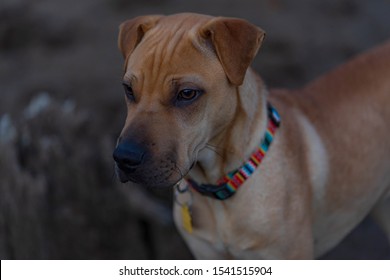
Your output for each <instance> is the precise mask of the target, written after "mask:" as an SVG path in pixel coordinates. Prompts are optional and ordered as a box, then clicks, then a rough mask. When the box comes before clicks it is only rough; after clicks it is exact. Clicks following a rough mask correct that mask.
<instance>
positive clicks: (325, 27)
mask: <svg viewBox="0 0 390 280" xmlns="http://www.w3.org/2000/svg"><path fill="white" fill-rule="evenodd" d="M177 12H199V13H206V14H211V15H223V16H234V17H241V18H245V19H248V20H249V21H251V22H253V23H255V24H257V25H258V26H260V27H262V28H263V29H264V30H266V32H267V38H266V41H265V43H264V46H263V47H262V49H261V51H260V53H259V55H258V57H257V58H256V60H255V62H254V64H253V67H254V68H255V69H256V70H257V71H258V72H260V73H261V75H262V77H263V78H264V79H265V81H266V82H267V84H268V85H269V86H270V87H298V86H301V85H303V84H304V83H305V82H307V81H309V80H311V79H313V78H315V77H316V76H318V75H320V74H321V73H323V72H326V71H328V70H330V69H331V68H332V67H334V66H336V65H338V64H340V63H342V62H343V61H345V60H347V59H349V58H351V57H352V56H354V55H355V54H357V53H359V52H361V51H364V50H366V49H368V48H370V47H372V46H375V45H377V44H379V43H381V42H383V41H385V40H387V39H388V38H389V37H390V18H389V16H388V14H389V12H390V1H388V0H373V1H364V0H356V1H353V0H324V1H309V0H301V1H293V0H267V1H255V0H241V1H233V0H228V1H222V0H215V1H206V0H197V1H190V0H188V1H184V0H162V1H158V0H144V1H126V0H83V1H79V0H36V1H29V0H2V2H1V3H0V118H3V117H4V116H5V115H7V118H9V119H10V120H11V122H13V123H15V124H16V126H20V127H21V129H20V130H18V129H17V131H22V127H23V126H24V125H25V122H26V121H25V120H26V115H25V108H26V107H27V106H28V104H30V102H31V101H32V100H33V99H34V98H35V97H36V96H39V95H42V93H45V94H47V96H49V97H50V99H52V100H56V102H58V103H59V104H68V105H69V104H71V106H70V107H72V106H73V107H74V108H76V109H75V110H79V111H82V112H84V113H85V115H86V116H87V117H86V119H87V120H86V122H87V123H92V124H93V125H92V126H93V129H91V131H90V136H88V137H91V139H100V138H104V139H106V142H105V143H106V144H104V145H106V146H107V147H108V148H107V150H104V152H103V153H102V158H104V159H102V161H103V162H104V164H110V160H111V155H110V153H111V147H114V145H115V138H116V137H117V135H118V133H119V132H120V129H121V126H122V124H123V121H124V117H125V108H124V105H123V103H122V100H123V92H122V86H121V74H122V57H121V55H120V53H119V51H118V50H117V45H116V42H117V31H118V25H119V24H120V23H121V22H122V21H124V20H125V19H128V18H131V17H134V16H138V15H142V14H171V13H177ZM68 107H69V106H68ZM73 107H72V108H73ZM23 112H24V113H23ZM80 118H81V117H80ZM80 122H82V121H80ZM49 123H50V122H49ZM47 125H48V127H50V129H54V130H56V129H57V130H61V127H62V125H61V123H56V126H53V127H51V126H50V124H47ZM74 125H75V126H77V125H79V123H77V124H74ZM34 131H35V132H36V131H40V130H39V125H38V126H37V128H36V130H34ZM64 133H65V134H64V137H67V135H68V134H66V131H65V132H64ZM74 133H75V134H74V135H75V137H74V138H72V139H73V140H69V141H70V142H72V141H74V143H84V142H82V141H81V140H80V141H79V139H84V138H83V137H86V136H85V135H83V134H82V133H81V134H80V132H74ZM77 133H78V134H77ZM37 135H38V137H40V136H39V133H38V134H37ZM0 136H1V133H0ZM21 138H22V137H21ZM88 139H90V138H88ZM77 141H79V142H77ZM72 143H73V142H72ZM80 145H81V144H80ZM80 145H77V144H74V145H70V148H69V149H70V151H74V149H78V148H79V149H84V147H85V148H86V149H88V147H89V146H88V143H87V142H86V144H85V146H82V145H81V146H80ZM102 145H103V144H102ZM15 147H16V146H15ZM77 147H78V148H77ZM0 153H2V151H0ZM91 156H92V155H91ZM20 158H23V155H19V159H20ZM19 164H21V163H20V162H19V163H18V161H15V166H16V167H15V168H16V169H18V168H21V169H22V171H23V165H21V166H22V167H18V165H19ZM104 164H102V166H106V165H104ZM29 168H30V167H28V168H27V167H26V168H25V169H26V170H25V171H26V172H27V173H31V172H30V171H31V170H30V169H31V168H30V169H29ZM82 168H84V165H83V167H80V169H78V168H75V170H73V171H72V172H74V173H72V174H69V176H68V177H69V178H68V179H69V180H70V182H71V179H72V178H73V179H75V180H76V178H78V177H79V176H83V174H84V173H83V169H82ZM109 168H111V166H110V167H109ZM104 169H105V167H103V169H102V170H104ZM4 172H5V171H4V169H3V170H1V169H0V175H1V177H2V178H3V182H5V180H6V179H4V178H5V177H4V175H5V174H4ZM34 172H35V173H37V174H41V175H42V176H43V177H45V176H46V177H48V176H49V174H50V172H51V170H50V167H48V168H47V169H39V168H37V170H36V171H34ZM90 172H91V174H94V172H99V170H96V168H93V169H91V170H90ZM110 172H111V173H110ZM110 172H108V173H109V174H108V175H107V176H108V177H110V176H112V170H110ZM51 175H52V174H50V176H51ZM50 176H49V177H50ZM105 178H106V177H105ZM105 180H106V179H105ZM110 180H111V181H112V178H109V179H108V180H106V181H107V182H110ZM1 182H2V179H0V184H1ZM56 182H57V181H56V180H53V183H52V184H54V187H56ZM4 184H5V183H4ZM105 184H106V183H105ZM107 184H109V183H107ZM83 195H85V194H83ZM153 195H154V196H156V197H159V198H160V199H162V200H163V201H168V202H167V203H170V202H169V199H168V198H167V195H166V194H157V195H156V194H153ZM113 199H114V198H113ZM115 199H117V198H115ZM61 201H62V200H60V201H57V200H56V202H57V203H59V204H61ZM107 201H108V202H110V200H107ZM107 201H106V202H107ZM16 203H17V202H16ZM108 204H109V203H108ZM93 205H95V204H93ZM167 205H169V204H167ZM20 207H23V205H20ZM70 207H71V208H72V207H73V206H70ZM96 207H98V206H96ZM118 207H119V206H118ZM123 207H124V206H123ZM5 209H6V208H0V210H1V211H3V213H2V216H1V217H3V224H1V223H0V225H3V226H4V224H5V222H4V221H6V220H7V219H8V220H9V221H14V220H16V219H17V218H16V217H14V218H12V217H11V216H6V215H5V214H4V211H6V210H5ZM72 209H73V208H72ZM112 211H114V210H112ZM115 211H121V210H115ZM115 211H114V213H117V212H115ZM126 211H127V210H126ZM126 211H125V212H126ZM130 212H131V211H130ZM82 213H83V215H85V217H90V216H88V215H92V214H88V213H89V212H82ZM99 213H100V212H99ZM120 213H122V212H120ZM132 213H133V212H131V213H130V214H129V213H127V212H126V213H125V214H123V213H122V214H123V215H124V217H125V218H123V219H119V218H118V219H117V220H115V223H118V224H121V226H120V227H119V226H118V227H116V224H115V223H113V222H112V218H110V217H105V216H104V215H103V214H99V215H98V216H97V217H98V218H97V221H96V223H100V221H101V220H100V219H106V220H104V221H105V222H106V223H107V224H110V230H107V229H106V228H105V229H103V230H106V232H105V233H104V234H103V235H102V229H101V228H98V229H97V230H96V231H94V232H93V234H95V235H96V236H98V237H99V238H98V239H99V242H98V241H96V243H91V245H90V247H91V248H89V247H88V248H87V249H85V250H84V251H82V252H81V251H80V252H79V253H78V254H73V255H72V252H67V253H64V254H60V253H58V254H57V255H56V254H53V253H47V254H37V253H36V251H37V250H38V251H40V250H41V251H44V250H43V249H42V248H40V247H39V246H38V245H37V246H36V247H34V246H32V250H31V251H28V252H27V253H25V254H18V251H17V250H16V249H12V245H10V243H12V240H11V239H7V240H6V241H5V242H4V244H3V245H0V256H5V257H6V258H40V257H42V256H43V257H45V256H46V257H50V258H56V257H57V258H61V257H68V258H88V257H90V258H190V257H191V256H190V254H189V253H188V251H187V250H186V249H185V247H184V244H183V243H182V242H181V241H180V238H179V237H178V236H177V233H176V232H175V229H174V228H173V226H172V225H170V226H149V224H148V223H149V222H150V220H147V219H146V220H145V221H144V220H142V221H141V222H137V223H135V224H134V226H136V227H141V228H142V229H143V230H144V232H142V229H141V230H140V233H138V234H135V235H134V237H133V238H135V239H137V238H139V240H141V241H140V242H144V241H145V240H146V241H145V242H147V243H148V244H149V243H150V242H154V245H153V244H152V245H150V244H149V245H145V246H146V247H147V248H149V249H148V250H149V251H150V252H151V253H150V254H145V252H144V251H145V250H146V249H142V248H140V249H139V250H138V249H137V250H136V249H134V250H129V248H123V247H124V246H122V245H126V244H130V243H131V242H130V241H128V242H127V243H126V242H124V244H120V243H115V244H114V245H113V243H112V241H110V240H111V239H116V238H118V236H120V238H125V236H126V234H127V233H128V232H131V226H132V225H133V224H131V225H130V224H129V225H128V226H123V223H126V218H129V217H130V216H131V215H135V214H134V213H133V214H132ZM93 215H95V214H93ZM102 215H103V216H102ZM110 219H111V220H110ZM129 219H130V218H129ZM8 220H7V221H8ZM137 221H138V220H137ZM0 222H1V220H0ZM58 223H60V222H58ZM103 224H104V223H103ZM57 226H58V227H62V226H63V225H60V224H59V225H57ZM0 231H1V230H0ZM11 231H12V230H11ZM12 232H13V231H12ZM48 232H50V231H48ZM75 232H76V233H77V234H82V231H81V230H80V231H75ZM76 233H75V236H76ZM95 235H93V236H95ZM145 235H146V236H149V235H150V236H152V238H151V239H145V238H146V237H145ZM75 236H73V235H70V237H68V239H66V241H63V243H61V242H62V241H61V240H62V239H61V240H60V241H58V242H57V241H56V242H54V243H53V244H57V245H51V246H58V247H55V248H59V250H62V249H64V248H65V247H66V246H65V245H66V244H67V242H68V243H69V242H70V243H71V242H72V240H73V239H72V238H76V237H75ZM102 236H103V237H102ZM165 236H170V237H167V238H168V241H169V240H171V241H172V240H173V241H172V243H171V244H174V245H172V246H173V247H171V248H168V247H161V246H159V245H158V244H160V243H164V242H167V241H166V240H167V239H164V237H165ZM48 238H49V237H48ZM50 238H51V237H50ZM177 239H179V241H177ZM142 240H144V241H142ZM148 240H149V241H148ZM150 240H153V241H150ZM86 242H87V241H86ZM102 243H104V244H103V245H102ZM168 243H169V242H168ZM58 244H65V245H58ZM96 244H99V245H96ZM131 244H133V243H131ZM156 244H157V245H156ZM93 246H97V247H96V248H95V249H94V248H92V247H93ZM134 246H135V245H134ZM148 246H149V247H148ZM153 246H154V247H153ZM102 247H104V248H106V249H107V248H108V249H107V250H106V251H104V253H101V254H100V253H99V254H98V255H92V254H94V253H95V252H97V251H99V250H100V251H101V248H102ZM152 247H153V248H152ZM53 248H54V247H53ZM118 248H120V249H118ZM134 248H135V247H134ZM172 248H174V249H172ZM1 250H3V253H1ZM115 250H117V251H121V250H122V251H125V252H124V253H123V254H119V253H113V252H116V251H115ZM100 251H99V252H100ZM168 251H169V252H168ZM4 252H8V253H4ZM10 252H13V253H12V254H11V253H10ZM48 252H52V251H50V250H49V251H48ZM324 258H342V259H349V258H352V259H365V258H367V259H390V248H389V246H388V245H387V243H386V240H385V237H384V236H383V234H382V233H381V231H380V230H379V229H378V228H377V227H376V226H375V224H373V222H372V220H370V219H367V220H365V221H364V222H363V223H362V224H361V225H360V226H359V228H358V229H357V230H355V231H354V232H353V233H351V235H350V236H349V237H348V238H347V239H346V240H345V241H344V242H343V243H342V244H341V245H340V246H339V247H337V248H336V249H335V250H334V251H332V252H330V253H329V254H328V255H326V256H325V257H324Z"/></svg>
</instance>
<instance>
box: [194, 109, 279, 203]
mask: <svg viewBox="0 0 390 280" xmlns="http://www.w3.org/2000/svg"><path fill="white" fill-rule="evenodd" d="M267 107H268V126H267V129H266V132H265V135H264V137H263V139H262V141H261V143H260V145H259V146H258V148H257V150H256V151H255V152H254V153H253V154H252V156H251V157H250V158H249V160H248V161H246V162H245V163H244V164H243V165H242V166H241V167H240V168H238V169H236V170H234V171H232V172H229V173H228V174H227V175H226V176H224V177H223V178H221V179H220V180H219V181H218V185H211V184H201V185H199V184H197V183H196V182H195V181H194V180H192V179H188V183H189V184H190V186H191V187H192V188H193V189H195V190H196V191H198V192H199V193H201V194H203V195H207V196H210V197H213V198H216V199H219V200H225V199H227V198H229V197H231V196H232V195H234V194H235V193H236V191H237V189H238V188H239V187H240V186H241V185H242V184H243V183H244V182H245V181H246V180H247V179H248V178H249V177H250V176H251V175H252V174H253V172H254V171H255V170H256V168H257V167H258V166H259V165H260V163H261V162H262V160H263V158H264V157H265V154H266V153H267V151H268V149H269V147H270V145H271V143H272V140H273V138H274V135H275V133H276V129H277V128H278V127H279V125H280V116H279V114H278V112H277V111H276V109H275V108H273V107H272V106H271V105H270V104H268V106H267Z"/></svg>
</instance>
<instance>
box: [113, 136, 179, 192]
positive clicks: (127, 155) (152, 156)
mask: <svg viewBox="0 0 390 280" xmlns="http://www.w3.org/2000/svg"><path fill="white" fill-rule="evenodd" d="M113 158H114V160H115V163H116V173H117V175H118V177H119V180H120V181H121V182H122V183H125V182H128V181H132V182H134V183H136V184H139V185H143V186H146V187H153V188H163V187H171V186H173V185H174V184H176V183H177V181H179V180H181V179H182V173H181V171H180V170H179V169H178V168H177V165H176V156H175V153H174V152H172V151H171V152H168V153H161V154H159V153H156V152H153V150H152V149H151V148H150V145H149V146H148V145H147V144H140V143H138V142H136V141H132V140H128V139H127V140H122V141H120V142H119V143H118V145H117V147H116V148H115V150H114V153H113Z"/></svg>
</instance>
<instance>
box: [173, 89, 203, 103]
mask: <svg viewBox="0 0 390 280" xmlns="http://www.w3.org/2000/svg"><path fill="white" fill-rule="evenodd" d="M199 94H200V90H196V89H183V90H181V91H179V94H178V95H177V100H178V101H191V100H194V99H195V98H197V97H198V96H199Z"/></svg>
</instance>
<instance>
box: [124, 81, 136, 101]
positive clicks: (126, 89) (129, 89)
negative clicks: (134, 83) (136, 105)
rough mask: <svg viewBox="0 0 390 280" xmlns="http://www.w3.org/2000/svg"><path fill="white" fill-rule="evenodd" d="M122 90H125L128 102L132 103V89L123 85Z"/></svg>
mask: <svg viewBox="0 0 390 280" xmlns="http://www.w3.org/2000/svg"><path fill="white" fill-rule="evenodd" d="M123 88H124V89H125V93H126V97H127V98H128V99H129V100H131V101H134V92H133V89H132V87H131V86H130V85H128V84H126V83H123Z"/></svg>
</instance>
